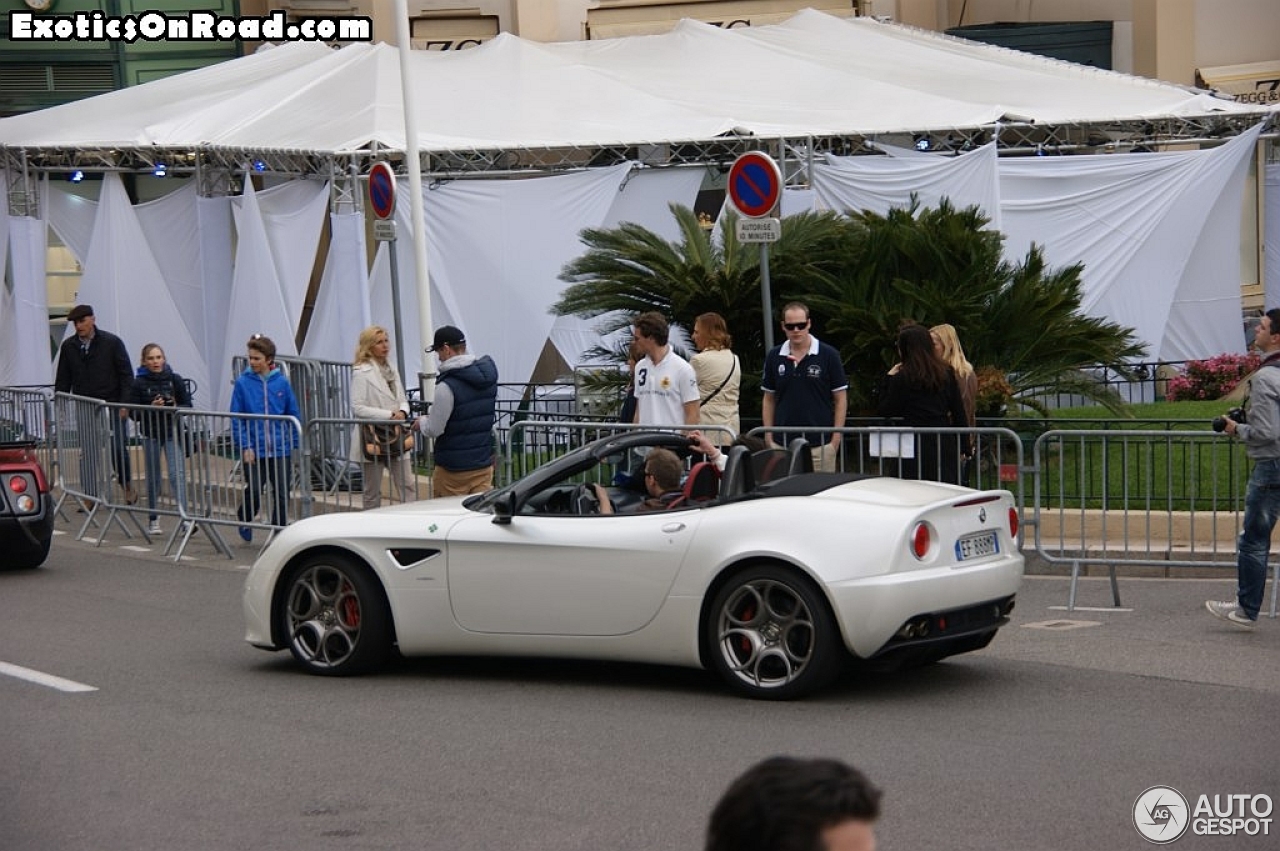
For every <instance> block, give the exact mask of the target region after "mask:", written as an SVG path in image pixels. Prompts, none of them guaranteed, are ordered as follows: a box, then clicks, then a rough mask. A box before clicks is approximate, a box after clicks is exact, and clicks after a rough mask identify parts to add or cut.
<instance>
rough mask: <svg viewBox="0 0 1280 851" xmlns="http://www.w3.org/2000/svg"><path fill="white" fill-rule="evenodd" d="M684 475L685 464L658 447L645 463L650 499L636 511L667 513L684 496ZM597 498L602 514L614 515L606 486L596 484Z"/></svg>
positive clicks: (674, 455)
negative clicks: (682, 477) (681, 479)
mask: <svg viewBox="0 0 1280 851" xmlns="http://www.w3.org/2000/svg"><path fill="white" fill-rule="evenodd" d="M683 474H684V464H682V463H680V459H679V458H678V457H676V454H675V453H674V452H672V451H671V450H670V449H663V448H662V447H658V448H656V449H654V450H652V451H651V452H650V453H649V454H648V455H647V456H645V461H644V487H645V491H646V492H647V493H648V494H649V498H648V499H646V500H645V501H644V502H642V503H640V504H639V505H638V506H636V509H635V510H636V511H637V512H640V511H666V510H667V509H668V508H671V507H672V504H673V503H675V502H677V501H678V500H679V499H680V498H681V497H683V496H684V492H683V491H682V490H681V489H680V477H681V476H682V475H683ZM594 487H595V489H596V498H597V499H598V500H600V513H601V514H613V513H614V510H613V503H612V502H610V501H609V493H608V491H606V490H605V488H604V486H602V485H600V484H596V485H595V486H594Z"/></svg>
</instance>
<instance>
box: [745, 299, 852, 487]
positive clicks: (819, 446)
mask: <svg viewBox="0 0 1280 851" xmlns="http://www.w3.org/2000/svg"><path fill="white" fill-rule="evenodd" d="M811 326H812V323H811V322H810V319H809V308H808V307H807V306H806V305H803V304H801V303H800V302H798V301H793V302H791V303H790V304H788V305H787V306H786V307H784V308H782V330H783V331H784V332H785V333H786V335H787V340H786V342H785V343H783V344H782V345H780V346H775V347H774V348H772V349H770V350H769V353H768V354H767V355H766V356H765V359H764V377H763V379H762V380H761V382H760V389H761V390H763V391H764V400H763V404H762V410H761V418H762V419H763V421H764V426H765V428H773V427H775V426H777V427H778V429H779V430H778V431H775V432H770V433H769V434H768V435H767V436H766V440H767V441H768V444H769V445H770V446H774V445H776V443H777V442H781V443H786V442H787V441H789V440H792V439H794V438H796V437H803V438H804V439H805V440H807V441H808V442H809V445H810V446H811V447H813V469H814V470H820V471H826V472H834V471H835V469H836V461H837V459H838V458H839V456H840V441H841V436H840V434H839V433H838V432H837V433H835V434H828V433H824V432H820V431H819V432H805V431H803V430H801V429H794V428H785V429H784V428H782V427H783V426H787V427H792V426H808V427H810V428H814V427H824V428H825V427H833V428H844V420H845V413H846V410H847V408H848V404H849V400H848V389H849V381H848V379H847V378H846V377H845V374H844V364H843V363H841V362H840V353H839V352H837V351H836V349H835V348H834V347H833V346H829V345H827V344H826V343H823V342H819V340H818V338H817V337H815V336H813V334H811V333H810V328H811Z"/></svg>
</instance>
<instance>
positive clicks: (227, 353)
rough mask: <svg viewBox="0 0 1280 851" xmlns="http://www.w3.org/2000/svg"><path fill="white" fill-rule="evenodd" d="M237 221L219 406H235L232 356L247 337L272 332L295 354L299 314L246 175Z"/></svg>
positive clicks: (279, 347)
mask: <svg viewBox="0 0 1280 851" xmlns="http://www.w3.org/2000/svg"><path fill="white" fill-rule="evenodd" d="M232 214H233V216H234V218H235V225H236V255H235V271H234V273H233V274H232V278H231V310H230V313H229V314H228V316H227V330H226V334H225V336H224V338H223V354H224V360H225V361H226V363H225V365H223V366H222V367H221V369H220V370H219V371H218V372H217V373H215V376H216V380H217V384H218V395H217V403H216V404H215V406H214V407H215V409H216V410H219V411H224V410H226V409H227V408H228V407H230V405H231V385H230V383H229V382H230V381H233V380H235V376H234V375H232V374H231V363H230V361H231V358H232V357H234V356H235V355H237V354H243V353H244V348H245V342H246V341H247V340H248V339H249V338H250V337H251V336H253V335H254V334H262V335H264V336H266V337H270V338H271V341H272V342H273V343H275V344H276V353H277V354H281V355H296V354H297V353H298V350H297V347H296V345H295V344H294V334H295V333H296V328H297V320H296V317H295V316H294V315H293V314H291V313H290V312H289V306H288V304H287V303H286V301H285V295H284V287H283V284H282V283H281V281H280V276H279V274H278V273H277V271H276V262H275V259H274V258H273V257H272V255H271V239H270V237H269V236H268V235H267V225H266V222H265V220H264V218H263V215H262V209H261V208H260V207H259V205H258V193H257V191H255V190H254V188H253V180H252V179H251V178H250V177H249V176H248V175H246V176H245V179H244V194H243V195H241V196H240V198H239V199H237V202H233V204H232Z"/></svg>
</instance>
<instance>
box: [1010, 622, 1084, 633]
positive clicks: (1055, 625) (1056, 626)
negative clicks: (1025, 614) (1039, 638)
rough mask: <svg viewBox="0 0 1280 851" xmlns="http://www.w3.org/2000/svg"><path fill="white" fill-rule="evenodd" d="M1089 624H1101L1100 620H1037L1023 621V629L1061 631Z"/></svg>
mask: <svg viewBox="0 0 1280 851" xmlns="http://www.w3.org/2000/svg"><path fill="white" fill-rule="evenodd" d="M1090 626H1102V621H1068V620H1058V621H1039V622H1037V623H1024V624H1023V625H1022V627H1023V629H1048V630H1053V631H1055V632H1061V631H1063V630H1067V629H1084V628H1086V627H1090Z"/></svg>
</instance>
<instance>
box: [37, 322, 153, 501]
mask: <svg viewBox="0 0 1280 851" xmlns="http://www.w3.org/2000/svg"><path fill="white" fill-rule="evenodd" d="M67 321H68V322H70V323H71V324H72V325H73V326H75V331H76V333H75V334H73V335H72V336H70V337H68V338H67V339H65V340H63V341H62V347H61V348H60V349H59V350H58V372H57V375H56V377H55V378H54V385H53V386H54V389H55V390H57V391H58V392H59V393H74V394H75V395H77V396H87V397H90V398H93V399H101V400H102V401H104V402H122V403H128V402H129V401H130V397H131V395H132V393H133V365H132V364H131V363H130V362H129V352H128V351H126V350H125V347H124V341H123V340H121V339H120V338H119V337H117V336H116V335H115V334H112V333H111V332H109V331H103V330H102V329H101V328H99V327H98V323H97V319H96V318H95V317H94V315H93V308H92V307H91V306H89V305H87V304H77V305H76V306H75V307H73V308H71V312H70V313H68V314H67ZM77 411H78V412H79V414H80V416H79V420H80V422H79V424H78V425H79V428H80V440H81V442H82V443H81V445H82V446H89V445H91V444H89V443H87V442H86V441H89V440H91V439H92V438H90V437H89V435H91V434H94V435H97V434H102V433H103V432H106V431H107V430H109V433H110V438H109V439H110V441H111V464H112V466H113V467H115V473H116V478H117V479H119V481H120V486H121V487H122V488H123V489H124V500H125V502H127V503H129V504H130V505H133V503H135V502H137V501H138V492H137V491H136V490H135V489H134V487H133V470H132V468H131V466H130V463H129V451H128V446H127V445H126V441H127V428H128V420H129V410H128V408H119V409H118V412H116V411H113V412H112V415H111V416H110V417H109V418H108V420H107V426H106V427H105V428H103V427H102V426H101V425H100V424H99V423H98V422H97V421H96V420H95V418H93V417H92V416H90V415H89V414H88V412H87V409H85V408H77ZM104 436H105V435H104ZM94 456H95V453H93V452H92V451H89V450H88V449H84V450H82V451H81V454H80V479H81V481H80V486H81V487H82V488H84V489H85V492H86V493H88V494H90V495H93V496H97V495H98V494H97V483H98V472H99V471H98V470H97V468H96V466H95V460H96V459H95V457H94Z"/></svg>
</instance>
